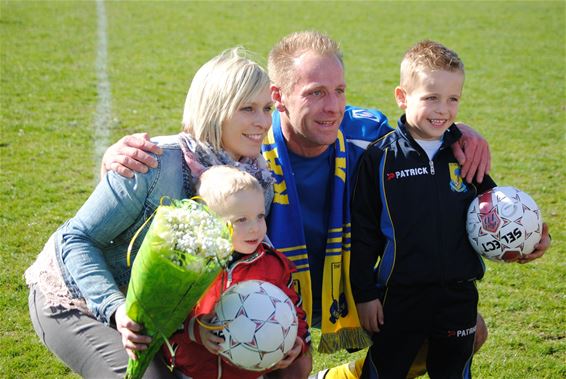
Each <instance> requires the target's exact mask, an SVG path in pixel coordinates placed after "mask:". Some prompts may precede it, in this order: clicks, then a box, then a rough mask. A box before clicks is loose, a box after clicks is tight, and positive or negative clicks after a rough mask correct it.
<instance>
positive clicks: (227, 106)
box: [183, 47, 270, 149]
mask: <svg viewBox="0 0 566 379" xmlns="http://www.w3.org/2000/svg"><path fill="white" fill-rule="evenodd" d="M247 55H249V53H247V52H246V51H245V50H244V49H243V48H241V47H236V48H232V49H229V50H225V51H224V52H222V53H221V54H220V55H218V56H216V57H214V58H212V59H211V60H210V61H208V62H207V63H205V64H204V65H203V66H202V67H201V68H200V69H199V70H198V71H197V73H196V74H195V76H194V78H193V81H192V82H191V86H190V87H189V92H188V93H187V99H186V100H185V109H184V112H183V129H184V131H185V132H187V133H189V134H191V135H192V136H193V137H194V138H195V139H197V140H199V141H201V142H208V143H210V144H211V145H212V147H213V148H215V149H219V148H220V147H221V142H222V124H223V123H224V121H225V120H226V119H228V118H229V117H231V116H232V115H233V114H234V112H236V110H237V109H238V107H239V106H240V105H241V104H243V103H245V102H247V101H249V100H250V99H251V98H253V97H255V96H256V95H257V94H258V93H259V92H260V91H262V90H265V89H266V88H269V85H270V81H269V76H268V75H267V72H266V71H265V69H263V68H262V67H261V66H260V65H259V64H257V63H256V62H254V61H252V60H251V59H249V58H248V57H247Z"/></svg>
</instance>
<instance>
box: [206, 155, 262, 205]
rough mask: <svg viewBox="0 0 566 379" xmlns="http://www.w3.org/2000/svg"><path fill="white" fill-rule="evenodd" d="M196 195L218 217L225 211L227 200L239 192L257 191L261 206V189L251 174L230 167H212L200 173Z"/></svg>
mask: <svg viewBox="0 0 566 379" xmlns="http://www.w3.org/2000/svg"><path fill="white" fill-rule="evenodd" d="M197 190H198V194H199V195H200V197H202V199H203V200H204V201H205V202H206V204H207V205H208V206H209V207H210V209H212V210H213V211H214V212H215V213H217V214H218V215H222V214H223V211H224V210H225V207H226V203H227V199H228V198H229V197H230V196H232V195H234V194H236V193H238V192H241V191H258V192H259V193H261V195H262V196H261V198H258V201H261V203H262V204H263V202H264V199H263V188H262V187H261V184H260V183H259V181H258V180H257V179H256V178H254V177H253V176H252V175H251V174H249V173H247V172H245V171H241V170H238V169H237V168H235V167H231V166H221V165H219V166H212V167H210V168H209V169H208V170H206V171H205V172H203V173H202V175H201V176H200V179H199V183H198V186H197Z"/></svg>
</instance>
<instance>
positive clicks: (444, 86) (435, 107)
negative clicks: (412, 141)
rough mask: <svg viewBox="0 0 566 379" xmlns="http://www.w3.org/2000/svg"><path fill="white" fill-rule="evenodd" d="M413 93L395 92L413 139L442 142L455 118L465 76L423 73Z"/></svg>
mask: <svg viewBox="0 0 566 379" xmlns="http://www.w3.org/2000/svg"><path fill="white" fill-rule="evenodd" d="M418 76H419V80H418V83H415V84H414V85H413V86H412V89H411V90H410V91H408V90H404V89H402V88H400V87H398V89H397V90H396V97H397V103H398V104H399V107H400V108H401V109H404V110H405V114H406V116H407V124H409V125H410V132H411V135H412V136H413V138H416V139H422V140H437V139H440V138H441V137H442V135H443V133H444V132H445V131H446V129H448V127H449V126H450V125H452V123H453V122H454V120H455V119H456V115H457V114H458V106H459V105H460V97H461V96H462V88H463V86H464V74H463V73H462V72H451V71H442V70H441V71H430V70H423V71H421V72H420V73H419V75H418Z"/></svg>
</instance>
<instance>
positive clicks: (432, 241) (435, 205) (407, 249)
mask: <svg viewBox="0 0 566 379" xmlns="http://www.w3.org/2000/svg"><path fill="white" fill-rule="evenodd" d="M398 124H399V125H398V128H397V129H395V130H394V131H392V132H390V133H389V134H387V135H385V136H383V137H382V138H380V139H378V140H376V141H374V142H373V143H372V144H371V145H370V146H369V147H368V149H367V151H366V152H365V154H364V155H363V156H362V158H361V160H360V164H359V168H358V174H357V179H356V184H355V188H354V194H353V198H352V208H351V209H352V254H351V262H350V278H351V283H352V290H353V293H354V298H355V300H356V302H358V303H360V302H366V301H370V300H373V299H376V298H382V296H383V294H384V290H385V288H386V287H389V286H420V285H428V284H441V285H442V284H448V283H455V282H460V281H470V280H475V279H481V278H482V277H483V274H484V265H483V261H482V258H481V257H480V256H479V255H478V254H477V253H476V252H475V251H474V250H473V248H472V246H471V245H470V243H469V242H468V237H467V233H466V214H467V210H468V206H469V204H470V203H471V202H472V200H473V199H474V198H475V197H476V196H477V195H478V194H479V193H482V192H484V191H487V190H488V189H491V188H493V187H495V183H494V182H493V181H492V180H491V178H489V177H486V178H485V179H484V181H483V183H482V184H481V185H478V184H469V183H466V182H463V181H462V179H461V178H460V176H459V172H460V171H459V170H460V166H459V165H458V163H457V161H456V158H455V157H454V155H453V153H452V149H451V148H450V145H451V144H452V143H454V142H456V141H457V140H458V139H459V138H460V136H461V133H460V131H459V130H458V128H457V127H456V126H455V125H452V126H451V127H450V128H449V129H448V130H447V131H446V132H445V134H444V142H443V144H442V146H441V148H440V150H439V151H438V152H437V153H436V155H435V156H434V158H433V160H429V158H428V156H427V154H426V153H425V151H424V150H423V149H422V148H421V147H420V145H418V144H417V143H416V142H415V140H414V139H413V138H412V137H411V135H410V134H409V133H408V132H407V129H406V126H405V118H404V116H403V117H401V119H400V120H399V122H398ZM378 260H379V264H378V266H377V268H375V265H376V262H378Z"/></svg>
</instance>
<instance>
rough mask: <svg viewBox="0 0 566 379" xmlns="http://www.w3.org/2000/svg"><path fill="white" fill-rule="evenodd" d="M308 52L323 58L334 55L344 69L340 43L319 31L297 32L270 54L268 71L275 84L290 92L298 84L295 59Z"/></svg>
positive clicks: (282, 40) (284, 39)
mask: <svg viewBox="0 0 566 379" xmlns="http://www.w3.org/2000/svg"><path fill="white" fill-rule="evenodd" d="M308 51H310V52H314V53H316V54H319V55H321V56H327V55H334V56H335V57H336V58H337V59H338V60H339V61H340V64H341V65H342V67H344V61H343V59H342V51H341V50H340V45H339V44H338V42H336V41H334V40H333V39H331V38H330V37H329V36H327V35H326V34H323V33H320V32H317V31H303V32H296V33H292V34H289V35H288V36H285V37H283V38H282V39H281V40H280V41H279V42H278V43H277V44H276V45H275V46H274V47H273V48H272V49H271V51H270V52H269V57H268V61H267V69H268V71H269V76H270V78H271V81H272V82H273V84H274V85H276V86H277V87H279V88H281V89H282V90H283V91H290V90H291V89H292V88H293V87H294V85H295V84H296V82H297V78H296V77H295V59H296V58H298V57H300V56H301V55H302V54H303V53H305V52H308Z"/></svg>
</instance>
